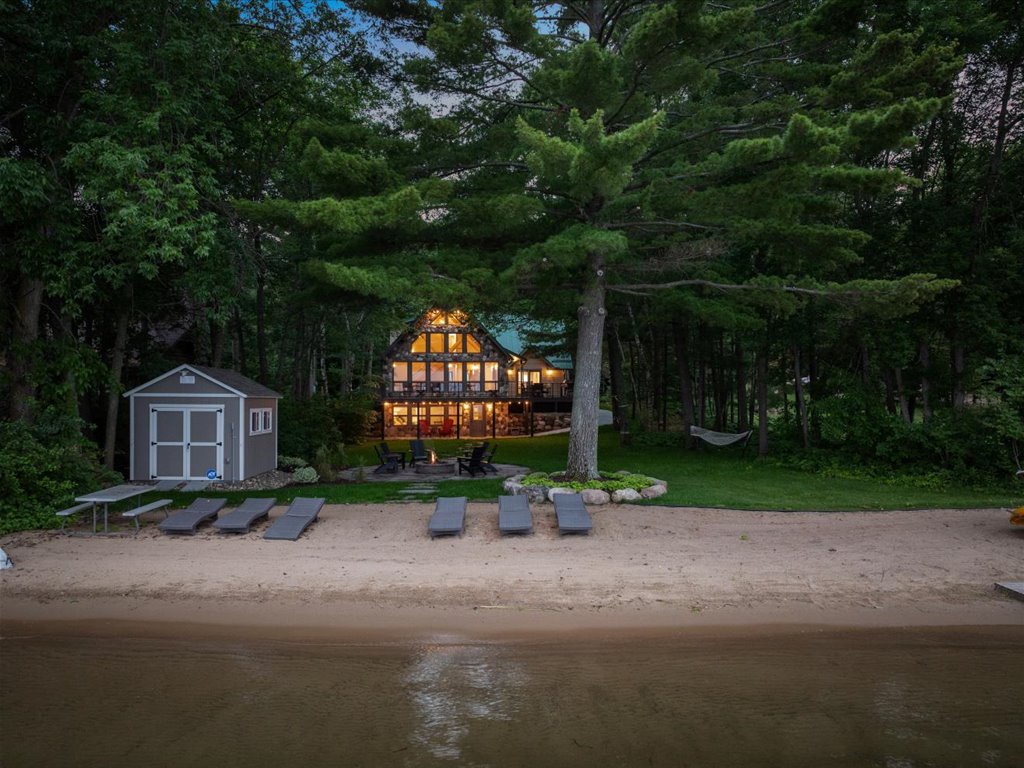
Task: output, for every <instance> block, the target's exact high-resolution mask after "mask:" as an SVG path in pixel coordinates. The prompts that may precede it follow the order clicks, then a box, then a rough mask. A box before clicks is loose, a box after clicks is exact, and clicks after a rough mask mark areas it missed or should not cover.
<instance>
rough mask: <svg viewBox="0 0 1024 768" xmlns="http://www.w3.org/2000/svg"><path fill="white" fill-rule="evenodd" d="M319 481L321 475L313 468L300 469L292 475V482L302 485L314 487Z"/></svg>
mask: <svg viewBox="0 0 1024 768" xmlns="http://www.w3.org/2000/svg"><path fill="white" fill-rule="evenodd" d="M319 479H320V475H319V473H318V472H317V471H316V470H315V469H313V468H312V467H299V468H298V469H296V470H295V471H294V472H293V473H292V482H293V483H299V484H300V485H312V484H313V483H315V482H316V481H317V480H319Z"/></svg>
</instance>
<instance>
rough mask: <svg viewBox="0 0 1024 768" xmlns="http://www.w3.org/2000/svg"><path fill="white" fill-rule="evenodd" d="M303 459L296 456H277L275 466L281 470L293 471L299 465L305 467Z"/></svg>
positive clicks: (305, 462)
mask: <svg viewBox="0 0 1024 768" xmlns="http://www.w3.org/2000/svg"><path fill="white" fill-rule="evenodd" d="M307 463H308V462H307V461H306V460H305V459H302V458H299V457H298V456H278V457H277V468H278V469H280V470H281V471H282V472H294V471H295V470H296V469H298V468H299V467H305V466H306V465H307Z"/></svg>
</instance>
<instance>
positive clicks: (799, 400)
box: [793, 347, 811, 449]
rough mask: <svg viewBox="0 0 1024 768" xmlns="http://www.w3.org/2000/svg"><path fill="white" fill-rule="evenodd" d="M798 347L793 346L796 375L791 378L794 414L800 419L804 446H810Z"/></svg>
mask: <svg viewBox="0 0 1024 768" xmlns="http://www.w3.org/2000/svg"><path fill="white" fill-rule="evenodd" d="M800 357H801V355H800V347H793V373H794V374H795V375H796V377H795V379H794V380H793V392H794V394H795V395H796V415H797V418H798V419H799V420H800V437H801V438H802V439H803V442H804V448H805V449H807V448H810V447H811V431H810V426H809V425H808V423H807V402H806V401H805V400H804V380H803V371H802V370H801V367H802V366H801V363H800Z"/></svg>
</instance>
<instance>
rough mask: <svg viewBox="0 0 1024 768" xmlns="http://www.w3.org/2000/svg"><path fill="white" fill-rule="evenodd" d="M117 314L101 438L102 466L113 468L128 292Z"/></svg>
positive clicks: (126, 342)
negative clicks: (103, 427) (105, 413)
mask: <svg viewBox="0 0 1024 768" xmlns="http://www.w3.org/2000/svg"><path fill="white" fill-rule="evenodd" d="M127 293H128V296H126V298H125V301H124V302H123V303H122V304H121V307H120V309H119V311H118V314H117V330H116V331H115V333H114V346H113V349H112V350H111V353H110V389H109V390H108V392H107V422H106V426H105V431H104V437H103V466H105V467H106V468H107V469H113V468H114V450H115V448H116V445H117V414H118V411H119V409H120V405H121V376H122V373H123V371H124V352H125V347H127V346H128V311H129V306H130V303H131V301H130V295H131V293H130V291H129V292H127Z"/></svg>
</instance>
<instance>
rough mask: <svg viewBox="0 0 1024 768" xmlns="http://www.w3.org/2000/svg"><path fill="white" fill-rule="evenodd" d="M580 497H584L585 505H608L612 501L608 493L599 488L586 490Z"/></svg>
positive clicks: (581, 492)
mask: <svg viewBox="0 0 1024 768" xmlns="http://www.w3.org/2000/svg"><path fill="white" fill-rule="evenodd" d="M580 496H582V497H583V503H584V504H607V503H608V502H609V501H611V500H612V497H611V496H609V495H608V492H607V491H602V490H599V489H597V488H584V489H583V490H582V491H580Z"/></svg>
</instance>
